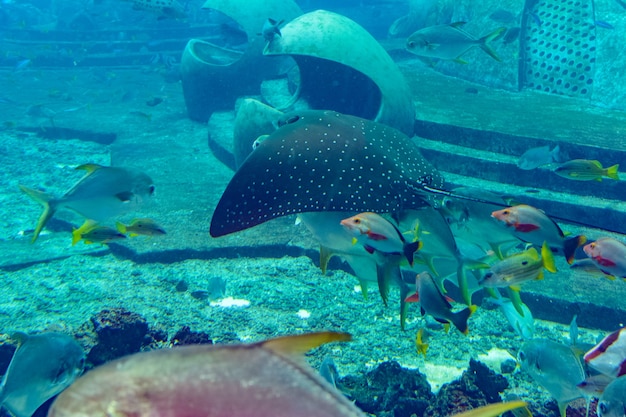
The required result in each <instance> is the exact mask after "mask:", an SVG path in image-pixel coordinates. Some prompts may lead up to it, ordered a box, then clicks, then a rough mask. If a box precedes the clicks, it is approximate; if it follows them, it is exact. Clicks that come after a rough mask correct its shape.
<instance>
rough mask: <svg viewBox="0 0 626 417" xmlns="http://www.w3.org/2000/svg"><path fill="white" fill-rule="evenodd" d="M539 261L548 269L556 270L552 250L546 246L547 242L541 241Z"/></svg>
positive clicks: (553, 271)
mask: <svg viewBox="0 0 626 417" xmlns="http://www.w3.org/2000/svg"><path fill="white" fill-rule="evenodd" d="M541 262H542V263H543V267H544V268H546V269H547V270H548V271H550V272H552V273H555V272H556V264H555V263H554V256H552V250H551V249H550V247H549V246H548V242H547V241H546V242H543V245H542V246H541Z"/></svg>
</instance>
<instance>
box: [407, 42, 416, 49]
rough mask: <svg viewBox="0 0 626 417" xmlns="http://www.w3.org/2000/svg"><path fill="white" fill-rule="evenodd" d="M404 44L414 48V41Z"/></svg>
mask: <svg viewBox="0 0 626 417" xmlns="http://www.w3.org/2000/svg"><path fill="white" fill-rule="evenodd" d="M406 46H408V47H409V48H415V42H413V41H409V42H407V44H406Z"/></svg>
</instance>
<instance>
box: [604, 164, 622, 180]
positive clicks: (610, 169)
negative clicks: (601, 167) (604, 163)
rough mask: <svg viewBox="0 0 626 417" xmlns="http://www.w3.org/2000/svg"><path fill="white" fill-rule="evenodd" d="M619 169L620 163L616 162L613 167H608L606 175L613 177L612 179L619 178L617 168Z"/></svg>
mask: <svg viewBox="0 0 626 417" xmlns="http://www.w3.org/2000/svg"><path fill="white" fill-rule="evenodd" d="M618 169H619V164H615V165H613V166H612V167H608V168H607V169H606V174H605V175H606V176H607V177H609V178H611V179H612V180H619V174H618V172H617V170H618Z"/></svg>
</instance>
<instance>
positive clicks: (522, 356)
mask: <svg viewBox="0 0 626 417" xmlns="http://www.w3.org/2000/svg"><path fill="white" fill-rule="evenodd" d="M524 359H526V355H524V352H520V353H519V360H520V361H523V360H524Z"/></svg>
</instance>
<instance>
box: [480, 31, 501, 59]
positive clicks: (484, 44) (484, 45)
mask: <svg viewBox="0 0 626 417" xmlns="http://www.w3.org/2000/svg"><path fill="white" fill-rule="evenodd" d="M506 30H507V29H506V28H505V27H501V28H498V29H496V30H494V31H493V32H491V33H490V34H488V35H485V36H483V37H482V38H480V39H479V40H478V42H479V43H478V46H480V49H482V50H483V51H485V52H486V53H487V54H488V55H489V56H490V57H492V58H493V59H495V60H496V61H498V62H502V60H501V59H500V57H499V56H498V54H496V51H494V50H493V48H492V47H491V46H489V42H491V41H492V40H494V39H496V38H497V37H499V36H502V34H503V33H504V32H505V31H506Z"/></svg>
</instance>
